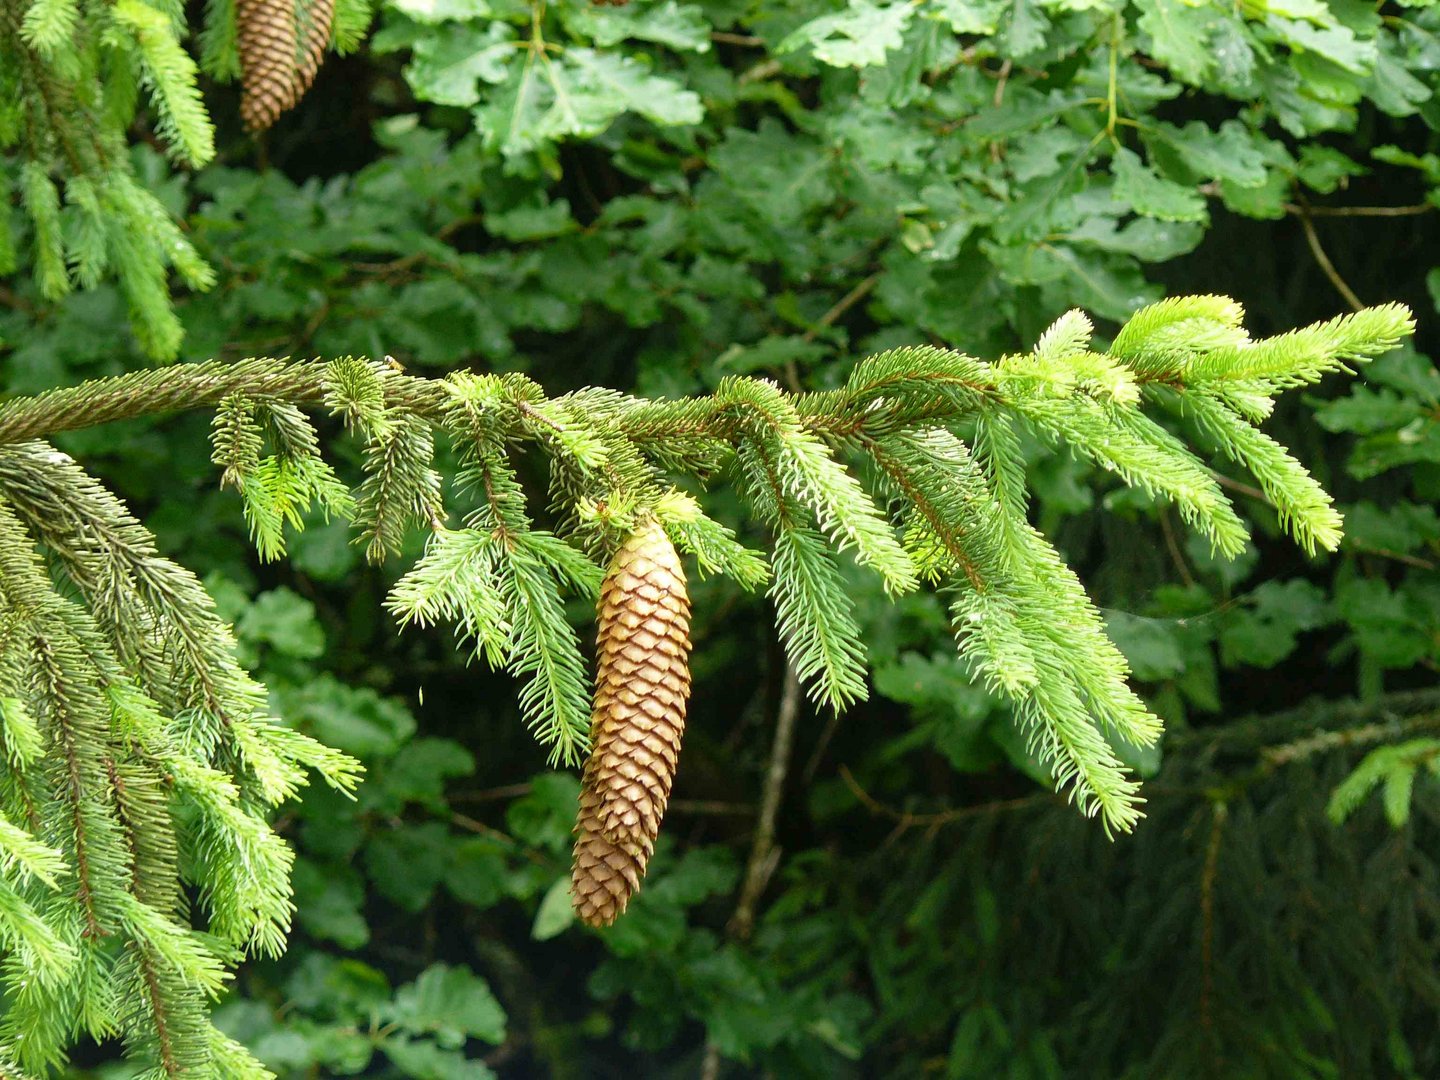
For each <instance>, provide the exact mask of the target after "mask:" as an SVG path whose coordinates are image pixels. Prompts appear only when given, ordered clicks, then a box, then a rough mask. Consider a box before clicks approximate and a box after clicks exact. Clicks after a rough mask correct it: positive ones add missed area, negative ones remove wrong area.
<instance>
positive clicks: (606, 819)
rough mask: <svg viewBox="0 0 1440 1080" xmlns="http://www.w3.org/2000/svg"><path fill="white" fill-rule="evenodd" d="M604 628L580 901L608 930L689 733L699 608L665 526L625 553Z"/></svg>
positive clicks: (636, 873)
mask: <svg viewBox="0 0 1440 1080" xmlns="http://www.w3.org/2000/svg"><path fill="white" fill-rule="evenodd" d="M597 623H598V630H597V637H596V645H597V649H596V653H597V671H596V680H595V699H594V711H593V714H592V717H591V743H592V749H591V753H590V760H589V761H588V762H586V765H585V772H584V776H583V779H582V788H581V795H580V815H579V820H578V821H577V823H576V827H575V828H576V832H577V833H578V834H579V838H578V840H577V841H576V844H575V863H574V872H573V886H572V894H573V898H574V903H575V910H576V913H577V914H578V915H579V917H580V918H581V919H582V920H583V921H584V922H587V923H590V924H591V925H596V926H602V925H608V924H609V923H612V922H614V921H615V919H616V918H617V917H618V916H619V915H620V913H621V912H623V911H624V910H625V906H626V904H627V903H628V902H629V899H630V896H631V895H632V894H633V893H634V892H635V890H636V889H638V888H639V883H640V879H641V877H643V875H644V873H645V867H646V864H647V863H648V862H649V859H650V855H651V853H652V852H653V851H654V849H655V839H656V837H657V836H658V835H659V833H660V822H661V819H662V818H663V816H664V814H665V807H666V805H667V804H668V802H669V800H670V789H671V785H672V784H673V782H674V778H675V768H676V765H677V763H678V761H679V757H680V741H681V738H682V736H683V735H684V731H685V707H686V702H687V701H688V699H689V694H690V671H689V653H690V601H689V598H688V596H687V594H686V591H685V573H684V569H683V567H682V566H681V564H680V558H679V556H678V555H677V554H676V552H675V548H674V546H673V545H672V544H671V543H670V541H669V539H668V538H667V537H666V536H665V533H664V530H662V529H661V528H660V527H659V525H657V524H653V523H652V524H650V525H648V526H646V527H645V528H643V529H641V530H639V531H638V532H636V533H635V534H634V535H633V536H631V537H630V538H629V539H628V540H626V542H625V543H624V544H622V545H621V547H620V550H619V551H617V552H616V554H615V558H614V560H613V561H612V563H611V566H610V570H609V572H608V573H607V574H606V577H605V583H604V585H603V586H602V588H601V591H600V603H599V610H598V619H597Z"/></svg>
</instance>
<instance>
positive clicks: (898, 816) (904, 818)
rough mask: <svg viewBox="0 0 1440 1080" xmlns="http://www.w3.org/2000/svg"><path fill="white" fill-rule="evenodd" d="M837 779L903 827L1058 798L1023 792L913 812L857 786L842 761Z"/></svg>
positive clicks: (879, 813)
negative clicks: (892, 804) (1015, 796)
mask: <svg viewBox="0 0 1440 1080" xmlns="http://www.w3.org/2000/svg"><path fill="white" fill-rule="evenodd" d="M840 779H841V780H843V781H844V782H845V786H846V787H847V788H849V789H850V794H852V795H854V796H855V798H856V799H857V800H858V801H859V802H860V804H861V805H862V806H864V807H865V808H866V809H867V810H869V811H870V812H871V813H872V814H876V815H877V816H879V817H885V818H889V819H890V820H891V821H893V822H895V823H896V824H898V825H899V826H900V829H901V830H902V831H903V830H905V829H914V828H927V829H928V828H934V827H935V826H937V825H948V824H950V823H951V822H952V821H963V820H965V819H966V818H972V817H982V816H984V815H986V814H998V813H1003V812H1005V811H1007V810H1026V809H1029V808H1030V807H1033V806H1039V805H1041V804H1043V803H1053V802H1056V801H1057V799H1056V797H1055V796H1054V795H1052V794H1048V793H1046V794H1043V795H1041V794H1037V795H1022V796H1020V797H1019V798H1015V799H999V800H996V801H995V802H988V803H978V804H976V805H975V806H959V807H956V808H955V809H953V810H941V811H938V812H936V813H933V814H912V813H910V812H909V811H908V810H897V809H896V808H895V807H893V806H889V805H887V804H885V803H883V802H881V801H880V800H879V799H877V798H875V796H873V795H871V794H870V793H869V792H868V791H866V790H865V789H864V788H863V787H861V786H860V782H859V781H858V780H856V779H855V777H854V775H853V774H852V773H851V772H850V770H849V768H847V767H846V766H844V765H841V766H840Z"/></svg>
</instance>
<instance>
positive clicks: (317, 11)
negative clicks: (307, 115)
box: [290, 0, 335, 105]
mask: <svg viewBox="0 0 1440 1080" xmlns="http://www.w3.org/2000/svg"><path fill="white" fill-rule="evenodd" d="M305 16H306V19H307V23H306V26H305V32H304V34H303V35H302V37H303V39H304V44H303V46H302V47H301V49H300V52H301V58H300V68H299V70H298V71H296V72H295V86H294V98H293V99H292V101H291V102H290V104H291V105H294V104H295V102H297V101H299V100H300V99H301V98H302V97H304V96H305V91H307V90H309V89H310V84H311V83H313V82H314V81H315V73H316V72H317V71H319V70H320V62H321V61H322V60H324V59H325V49H326V46H328V45H329V44H330V27H331V25H332V24H333V23H334V21H335V0H310V3H309V4H307V5H306V7H305Z"/></svg>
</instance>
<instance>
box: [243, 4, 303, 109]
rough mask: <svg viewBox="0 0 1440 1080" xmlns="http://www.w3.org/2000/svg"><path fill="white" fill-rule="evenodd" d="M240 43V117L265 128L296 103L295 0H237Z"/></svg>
mask: <svg viewBox="0 0 1440 1080" xmlns="http://www.w3.org/2000/svg"><path fill="white" fill-rule="evenodd" d="M235 23H236V27H235V29H236V36H237V37H238V39H239V47H240V71H241V79H240V119H241V121H242V122H243V123H244V124H245V129H246V130H247V131H251V132H258V131H264V130H265V129H266V128H268V127H269V126H270V125H271V124H273V123H275V121H276V120H278V119H279V118H280V114H281V113H283V112H285V110H286V109H288V108H290V106H292V105H294V104H295V97H296V94H295V85H296V77H297V72H296V67H295V50H296V37H295V2H294V0H236V5H235Z"/></svg>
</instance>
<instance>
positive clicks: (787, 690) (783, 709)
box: [728, 661, 800, 941]
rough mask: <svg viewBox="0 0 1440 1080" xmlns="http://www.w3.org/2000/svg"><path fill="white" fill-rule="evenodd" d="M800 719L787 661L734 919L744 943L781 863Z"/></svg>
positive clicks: (734, 932)
mask: <svg viewBox="0 0 1440 1080" xmlns="http://www.w3.org/2000/svg"><path fill="white" fill-rule="evenodd" d="M799 716H800V676H799V675H797V674H796V672H795V668H794V667H793V666H792V665H791V664H790V663H789V661H786V663H785V682H784V685H783V686H782V687H781V690H780V710H779V712H778V714H777V715H776V718H775V739H774V741H773V742H772V743H771V744H770V765H769V768H768V769H767V770H766V772H765V788H764V791H763V793H762V794H761V797H760V820H759V821H758V822H757V823H756V825H755V839H754V840H753V841H752V842H751V845H750V859H749V861H748V862H747V863H746V866H745V881H744V883H743V884H742V885H741V887H740V899H739V900H738V901H737V902H736V904H735V914H734V915H733V916H732V917H731V919H730V924H729V927H728V929H729V931H730V934H731V936H733V937H735V938H737V939H739V940H740V941H744V940H745V939H746V938H748V937H749V936H750V933H751V931H752V930H754V928H755V905H756V904H757V903H758V902H759V900H760V894H761V893H763V892H764V891H765V886H766V885H767V884H768V883H769V881H770V875H771V874H772V873H774V871H775V866H776V864H777V863H778V862H779V861H780V851H779V849H778V848H776V847H775V822H776V820H777V819H778V818H779V816H780V796H781V795H782V794H783V793H784V790H785V776H786V774H787V773H788V772H789V769H790V753H791V751H792V750H793V749H794V746H795V725H796V720H797V719H798V718H799Z"/></svg>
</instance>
